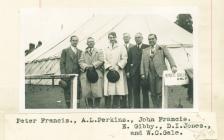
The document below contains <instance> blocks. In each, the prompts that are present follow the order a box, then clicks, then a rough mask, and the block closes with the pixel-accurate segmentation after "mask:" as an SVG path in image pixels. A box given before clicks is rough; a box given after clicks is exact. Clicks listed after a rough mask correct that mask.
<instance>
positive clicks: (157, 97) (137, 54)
mask: <svg viewBox="0 0 224 140" xmlns="http://www.w3.org/2000/svg"><path fill="white" fill-rule="evenodd" d="M116 37H117V36H116V33H115V32H111V33H109V34H108V39H109V45H108V46H107V47H105V48H106V49H105V51H99V50H98V49H96V48H94V45H95V42H94V41H95V40H94V38H92V37H89V38H88V39H87V48H86V50H85V51H84V52H81V50H79V49H78V48H77V44H78V37H77V36H71V38H70V42H71V46H70V47H69V48H67V49H64V50H63V51H62V54H61V61H60V69H61V73H62V74H71V73H72V74H73V73H76V74H79V75H80V76H79V79H78V87H81V88H80V89H79V88H78V98H85V99H87V104H88V105H90V106H91V107H97V108H98V107H99V104H100V99H101V97H104V96H105V99H110V98H111V97H112V99H113V100H114V101H115V102H114V104H113V103H111V104H112V106H110V107H112V108H114V107H115V108H117V107H119V108H140V107H141V100H140V94H141V93H142V96H143V100H142V102H143V108H149V107H151V106H149V95H151V99H152V102H153V108H160V107H161V103H162V73H163V71H164V70H167V66H166V64H165V58H166V59H167V60H168V62H169V64H170V66H171V70H172V72H174V73H175V72H176V71H177V67H176V65H175V62H174V60H173V58H172V56H171V54H170V53H169V51H168V49H167V48H166V47H164V46H159V45H158V44H157V36H156V35H155V34H149V35H148V42H149V44H144V43H143V35H142V34H141V33H136V35H135V38H134V39H135V42H136V44H135V45H134V44H131V43H130V39H131V37H130V35H129V34H128V33H124V34H123V40H124V44H123V45H118V43H117V40H116ZM123 48H124V49H123ZM92 68H94V69H96V70H97V74H98V75H99V79H98V81H97V82H96V83H94V84H93V83H91V82H88V80H87V78H86V70H88V69H92ZM111 69H112V70H116V71H118V72H119V74H120V77H121V78H120V79H119V80H118V81H117V82H116V83H110V82H109V81H108V80H107V79H106V73H107V72H108V71H109V70H111ZM80 81H81V82H80ZM67 82H68V85H70V84H69V80H67ZM69 89H70V87H69V86H67V88H65V99H66V103H67V105H68V106H69V100H70V99H69V96H70V91H69ZM149 92H150V93H151V94H149ZM108 97H109V98H108ZM106 102H107V100H106ZM94 103H96V105H94ZM105 104H107V103H105Z"/></svg>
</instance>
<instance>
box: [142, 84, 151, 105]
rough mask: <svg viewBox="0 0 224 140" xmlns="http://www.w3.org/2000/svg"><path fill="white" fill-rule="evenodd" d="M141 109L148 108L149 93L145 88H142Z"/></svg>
mask: <svg viewBox="0 0 224 140" xmlns="http://www.w3.org/2000/svg"><path fill="white" fill-rule="evenodd" d="M142 95H143V108H149V93H148V89H147V88H142Z"/></svg>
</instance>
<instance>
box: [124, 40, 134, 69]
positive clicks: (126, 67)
mask: <svg viewBox="0 0 224 140" xmlns="http://www.w3.org/2000/svg"><path fill="white" fill-rule="evenodd" d="M132 47H134V44H131V43H129V45H128V46H127V48H126V50H127V54H128V52H129V50H130V48H132ZM127 61H128V60H127ZM125 72H126V73H127V72H128V64H127V65H126V66H125Z"/></svg>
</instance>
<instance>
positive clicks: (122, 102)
mask: <svg viewBox="0 0 224 140" xmlns="http://www.w3.org/2000/svg"><path fill="white" fill-rule="evenodd" d="M120 105H121V108H127V95H123V96H121V100H120Z"/></svg>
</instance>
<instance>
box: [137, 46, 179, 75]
mask: <svg viewBox="0 0 224 140" xmlns="http://www.w3.org/2000/svg"><path fill="white" fill-rule="evenodd" d="M150 50H151V48H146V49H144V50H143V52H142V61H141V72H140V73H141V75H145V77H148V76H149V75H150V74H152V72H151V71H150V69H149V63H150ZM165 58H166V59H167V60H168V62H169V64H170V66H171V67H173V66H176V64H175V62H174V60H173V57H172V56H171V54H170V53H169V51H168V49H167V48H166V47H165V46H164V47H161V46H158V45H157V47H156V52H155V54H154V57H153V60H152V61H153V63H154V67H155V71H156V73H157V74H158V75H159V76H160V77H162V75H163V71H164V70H167V66H166V63H165Z"/></svg>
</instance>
